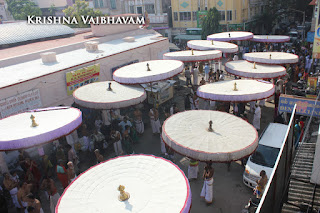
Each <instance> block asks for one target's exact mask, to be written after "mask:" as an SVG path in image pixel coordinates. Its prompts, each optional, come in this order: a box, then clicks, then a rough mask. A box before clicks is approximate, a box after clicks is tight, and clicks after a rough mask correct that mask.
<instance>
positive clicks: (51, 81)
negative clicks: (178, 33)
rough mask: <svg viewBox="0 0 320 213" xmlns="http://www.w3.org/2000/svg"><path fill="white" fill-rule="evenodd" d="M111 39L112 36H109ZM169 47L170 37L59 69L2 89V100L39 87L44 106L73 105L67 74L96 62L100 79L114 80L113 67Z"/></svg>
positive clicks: (156, 55)
mask: <svg viewBox="0 0 320 213" xmlns="http://www.w3.org/2000/svg"><path fill="white" fill-rule="evenodd" d="M109 39H110V38H109ZM168 49H169V42H168V39H161V40H158V41H157V42H156V43H153V44H150V45H145V46H142V47H137V48H135V49H131V50H129V51H125V52H122V53H118V54H115V55H111V56H108V57H105V58H101V59H97V60H95V61H93V62H89V63H85V64H82V65H79V66H76V67H73V68H69V69H66V70H62V71H58V72H55V73H53V74H50V75H47V76H43V77H40V78H37V79H33V80H30V81H26V82H23V83H20V84H17V85H13V86H9V87H6V88H2V89H0V100H1V99H4V98H8V97H11V96H14V95H17V94H20V93H23V92H25V91H28V90H32V89H39V90H40V96H41V102H42V105H43V107H49V106H58V105H60V104H63V105H71V104H72V103H73V97H72V96H68V95H67V87H66V74H65V73H67V72H70V71H73V70H78V69H80V68H82V67H87V66H90V65H93V64H95V63H100V81H105V80H112V74H111V69H112V68H114V67H117V66H119V65H122V64H125V63H128V62H131V61H134V60H139V62H141V61H146V60H154V59H162V54H163V53H165V52H167V51H168Z"/></svg>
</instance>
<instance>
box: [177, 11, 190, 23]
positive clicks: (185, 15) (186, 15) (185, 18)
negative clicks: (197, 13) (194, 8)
mask: <svg viewBox="0 0 320 213" xmlns="http://www.w3.org/2000/svg"><path fill="white" fill-rule="evenodd" d="M179 14H180V21H191V12H180V13H179Z"/></svg>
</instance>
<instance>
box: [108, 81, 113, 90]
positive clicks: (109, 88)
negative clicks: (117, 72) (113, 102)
mask: <svg viewBox="0 0 320 213" xmlns="http://www.w3.org/2000/svg"><path fill="white" fill-rule="evenodd" d="M107 90H108V91H112V88H111V82H109V87H108V89H107Z"/></svg>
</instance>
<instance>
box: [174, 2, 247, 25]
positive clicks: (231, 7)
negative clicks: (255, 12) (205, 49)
mask: <svg viewBox="0 0 320 213" xmlns="http://www.w3.org/2000/svg"><path fill="white" fill-rule="evenodd" d="M198 2H200V10H205V7H206V6H207V10H209V9H210V8H212V7H216V8H217V9H218V10H219V11H225V20H222V21H220V24H241V23H243V22H244V21H247V20H248V2H249V0H206V1H205V0H171V6H172V20H173V27H174V28H190V27H197V19H196V17H195V18H194V20H193V15H194V14H195V13H193V12H196V11H198ZM206 2H207V5H206ZM227 11H232V20H230V21H227ZM175 12H177V15H178V20H177V21H176V20H175ZM179 12H191V21H183V20H180V15H179ZM227 22H228V23H227Z"/></svg>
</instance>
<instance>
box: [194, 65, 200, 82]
mask: <svg viewBox="0 0 320 213" xmlns="http://www.w3.org/2000/svg"><path fill="white" fill-rule="evenodd" d="M198 75H199V70H198V68H194V69H193V85H195V86H197V85H199V82H198Z"/></svg>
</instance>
